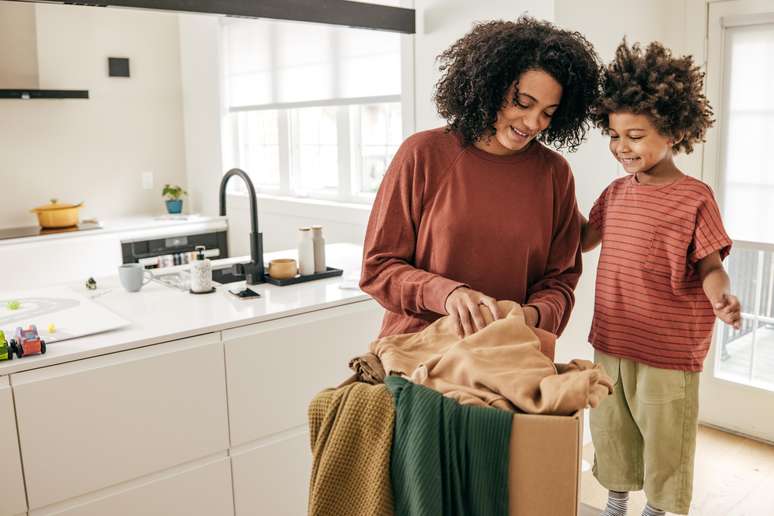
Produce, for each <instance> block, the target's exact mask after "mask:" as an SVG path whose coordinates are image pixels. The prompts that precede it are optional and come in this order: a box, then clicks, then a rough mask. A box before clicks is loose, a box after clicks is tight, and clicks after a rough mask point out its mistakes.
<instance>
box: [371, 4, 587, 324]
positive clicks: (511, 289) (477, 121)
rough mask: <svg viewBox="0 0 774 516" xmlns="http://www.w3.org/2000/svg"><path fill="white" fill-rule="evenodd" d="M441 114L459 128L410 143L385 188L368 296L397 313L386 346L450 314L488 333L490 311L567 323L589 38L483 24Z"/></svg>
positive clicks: (377, 205) (444, 64) (443, 85)
mask: <svg viewBox="0 0 774 516" xmlns="http://www.w3.org/2000/svg"><path fill="white" fill-rule="evenodd" d="M439 59H440V61H441V67H440V69H441V72H442V77H441V79H440V80H439V82H438V84H437V85H436V94H435V102H436V105H437V107H438V111H439V113H440V114H441V116H443V117H444V118H445V119H446V121H447V126H446V127H445V128H439V129H434V130H429V131H423V132H420V133H417V134H415V135H413V136H411V137H409V138H408V139H407V140H406V141H405V142H404V143H403V144H402V145H401V147H400V148H399V149H398V152H397V153H396V155H395V157H394V159H393V161H392V163H391V164H390V167H389V169H388V171H387V173H386V175H385V177H384V180H383V181H382V184H381V187H380V188H379V192H378V194H377V196H376V200H375V201H374V206H373V209H372V211H371V216H370V220H369V223H368V229H367V232H366V237H365V245H364V260H363V271H362V275H361V280H360V287H361V288H362V289H363V290H364V291H365V292H367V293H369V294H370V295H371V296H372V297H373V298H374V299H376V300H377V301H378V302H379V303H380V304H381V305H382V306H384V307H385V308H386V309H387V311H388V312H387V314H386V315H385V318H384V322H383V325H382V330H381V334H380V336H381V337H384V336H387V335H393V334H396V333H410V332H416V331H419V330H421V329H422V328H424V327H425V326H427V325H428V324H430V323H431V322H432V321H434V320H435V319H437V318H439V317H441V316H444V315H447V314H448V315H450V316H451V317H453V318H454V319H455V320H456V322H457V324H458V328H459V332H460V335H461V336H462V335H470V334H472V333H474V332H475V331H477V330H479V329H481V328H483V327H484V325H485V322H484V318H483V316H482V314H481V312H480V305H486V306H487V307H489V309H490V310H491V311H492V312H493V314H494V315H495V317H496V318H499V317H502V316H504V315H505V314H498V313H497V306H496V303H495V301H496V300H500V299H508V300H513V301H516V302H518V303H520V304H522V305H523V306H524V313H525V317H526V319H527V323H528V324H530V325H531V326H536V327H540V328H542V329H545V330H548V331H550V332H552V333H555V334H557V335H558V334H560V333H561V331H562V330H563V329H564V327H565V325H566V324H567V320H568V318H569V315H570V311H571V310H572V305H573V302H574V295H573V291H574V289H575V286H576V284H577V282H578V277H579V275H580V272H581V255H580V249H579V238H580V222H579V219H578V217H577V210H576V202H575V187H574V183H573V178H572V172H571V171H570V168H569V166H568V164H567V162H566V161H565V160H564V159H563V158H562V157H561V156H560V155H559V154H557V153H556V152H554V151H552V150H549V149H548V148H547V147H545V146H544V145H543V144H550V145H553V146H555V147H557V148H562V147H568V148H570V149H571V150H575V148H577V146H578V145H579V144H580V143H581V141H582V140H583V138H584V136H585V133H586V128H587V118H588V115H589V107H590V105H591V104H592V102H593V101H594V99H595V97H596V94H597V85H598V81H599V65H598V58H597V56H596V54H595V52H594V50H593V48H592V46H591V44H590V43H589V42H588V41H587V40H586V39H585V38H584V37H583V36H581V35H580V34H579V33H577V32H569V31H565V30H561V29H559V28H557V27H555V26H553V25H552V24H550V23H548V22H542V21H537V20H535V19H533V18H529V17H521V18H519V19H518V21H516V22H505V21H493V22H488V23H483V24H480V25H477V26H476V27H475V28H474V29H473V30H472V31H471V32H470V33H468V34H467V35H465V36H464V37H463V38H461V39H460V40H459V41H457V42H456V43H454V44H453V45H452V46H451V47H450V48H449V49H447V50H446V51H445V52H443V53H442V54H441V55H440V56H439Z"/></svg>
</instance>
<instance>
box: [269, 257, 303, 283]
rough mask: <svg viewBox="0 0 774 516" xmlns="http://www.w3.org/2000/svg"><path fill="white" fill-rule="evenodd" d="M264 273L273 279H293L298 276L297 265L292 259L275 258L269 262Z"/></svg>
mask: <svg viewBox="0 0 774 516" xmlns="http://www.w3.org/2000/svg"><path fill="white" fill-rule="evenodd" d="M266 272H267V273H268V274H269V276H271V277H272V278H274V279H289V278H295V277H296V274H298V265H297V264H296V261H295V260H294V259H293V258H277V259H276V260H272V261H270V262H269V268H268V269H267V270H266Z"/></svg>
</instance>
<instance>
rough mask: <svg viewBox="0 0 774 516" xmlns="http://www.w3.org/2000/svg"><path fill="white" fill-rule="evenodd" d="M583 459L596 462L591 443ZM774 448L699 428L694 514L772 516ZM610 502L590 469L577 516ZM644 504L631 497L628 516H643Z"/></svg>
mask: <svg viewBox="0 0 774 516" xmlns="http://www.w3.org/2000/svg"><path fill="white" fill-rule="evenodd" d="M583 458H584V459H585V460H587V461H589V462H592V461H593V460H594V448H593V446H592V445H591V444H588V445H587V446H586V447H585V448H584V451H583ZM772 491H774V446H772V445H770V444H764V443H760V442H757V441H753V440H751V439H746V438H743V437H739V436H736V435H732V434H728V433H726V432H721V431H719V430H716V429H713V428H709V427H705V426H700V427H699V434H698V436H697V441H696V465H695V471H694V487H693V502H692V503H691V510H690V513H689V514H690V515H691V516H767V515H771V514H774V509H772V501H771V500H772V496H774V494H773V493H772ZM606 501H607V491H606V490H605V489H604V488H603V487H602V486H600V485H599V484H598V483H597V481H596V479H594V476H593V475H592V473H591V471H586V472H584V473H583V474H582V475H581V503H582V504H583V505H585V507H581V510H580V512H579V516H598V514H599V512H600V511H599V510H594V509H592V508H593V507H603V506H604V505H605V502H606ZM644 506H645V495H644V493H642V492H636V493H631V495H630V501H629V515H639V514H641V512H642V508H643V507H644Z"/></svg>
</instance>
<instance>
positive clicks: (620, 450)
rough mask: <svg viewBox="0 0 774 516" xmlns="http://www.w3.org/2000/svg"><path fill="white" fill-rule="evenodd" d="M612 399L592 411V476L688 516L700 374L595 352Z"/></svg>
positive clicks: (615, 487) (610, 487)
mask: <svg viewBox="0 0 774 516" xmlns="http://www.w3.org/2000/svg"><path fill="white" fill-rule="evenodd" d="M594 359H595V361H596V362H597V363H599V364H602V366H603V367H604V368H605V371H606V372H607V373H608V374H609V375H610V377H611V378H612V379H613V383H615V389H614V391H613V394H612V395H610V396H608V397H607V398H605V399H604V400H603V401H602V402H601V403H600V404H599V406H598V407H597V408H595V409H592V410H591V418H590V426H591V437H592V441H593V442H594V469H593V471H594V476H595V477H596V478H597V480H598V481H599V483H600V484H602V485H603V486H604V487H606V488H607V489H611V490H613V491H639V490H640V489H644V490H645V495H646V496H647V498H648V502H649V503H650V504H651V505H652V506H654V507H657V508H659V509H663V510H665V511H668V512H673V513H677V514H687V513H688V508H689V507H690V505H691V493H692V490H693V458H694V452H695V450H696V419H697V415H698V411H699V373H696V372H686V371H677V370H673V369H661V368H657V367H651V366H648V365H645V364H642V363H638V362H635V361H633V360H628V359H625V358H617V357H613V356H610V355H607V354H605V353H602V352H600V351H595V353H594Z"/></svg>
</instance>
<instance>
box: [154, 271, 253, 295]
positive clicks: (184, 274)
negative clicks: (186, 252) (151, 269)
mask: <svg viewBox="0 0 774 516" xmlns="http://www.w3.org/2000/svg"><path fill="white" fill-rule="evenodd" d="M154 279H155V280H156V281H158V282H159V283H163V284H164V285H166V286H168V287H171V288H176V289H179V290H188V289H189V288H190V284H191V274H190V272H188V271H187V270H181V271H178V272H170V273H168V274H157V275H155V276H154ZM244 280H245V277H244V276H243V275H239V276H237V275H235V274H233V273H232V272H231V267H224V268H219V269H213V270H212V281H213V282H215V283H219V284H221V285H225V284H228V283H236V282H238V281H244Z"/></svg>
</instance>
